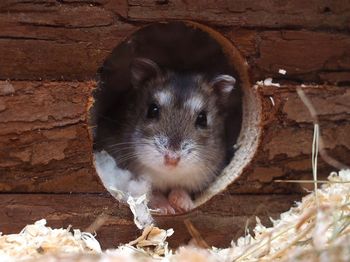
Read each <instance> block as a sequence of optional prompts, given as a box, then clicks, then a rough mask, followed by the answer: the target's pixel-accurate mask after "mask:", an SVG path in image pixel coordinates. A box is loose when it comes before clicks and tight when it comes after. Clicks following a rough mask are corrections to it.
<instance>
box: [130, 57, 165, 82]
mask: <svg viewBox="0 0 350 262" xmlns="http://www.w3.org/2000/svg"><path fill="white" fill-rule="evenodd" d="M130 71H131V83H132V84H133V85H134V86H136V87H137V86H139V85H140V84H142V83H144V82H145V81H147V80H149V79H151V78H153V77H156V76H158V75H159V74H160V68H159V66H158V65H157V64H156V63H155V62H153V61H152V60H150V59H147V58H135V59H134V60H133V61H132V62H131V64H130Z"/></svg>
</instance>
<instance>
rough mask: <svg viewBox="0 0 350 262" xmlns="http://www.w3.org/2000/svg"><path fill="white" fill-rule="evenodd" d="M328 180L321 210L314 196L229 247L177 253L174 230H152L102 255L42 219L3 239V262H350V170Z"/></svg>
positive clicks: (91, 239) (74, 234) (80, 234)
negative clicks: (172, 241)
mask: <svg viewBox="0 0 350 262" xmlns="http://www.w3.org/2000/svg"><path fill="white" fill-rule="evenodd" d="M328 179H329V183H325V184H324V185H322V187H321V188H319V189H317V196H318V200H317V201H318V205H316V200H315V196H314V195H315V192H313V193H310V194H309V195H307V196H305V197H304V198H303V199H302V201H301V202H299V203H296V206H295V207H292V208H291V209H290V210H289V211H287V212H285V213H282V214H281V216H280V219H278V220H273V219H271V221H272V223H273V226H272V227H265V226H264V225H262V224H261V222H260V220H259V218H257V219H256V221H257V225H256V227H255V228H254V230H253V232H254V234H253V235H252V234H247V235H245V236H242V237H241V238H239V239H238V240H237V241H235V242H233V243H232V246H231V247H229V248H225V249H218V248H215V247H212V248H208V249H198V248H195V247H190V246H186V247H181V248H179V249H178V250H176V251H175V252H174V253H172V252H171V251H170V250H169V248H168V242H167V241H166V240H167V238H168V237H170V236H171V235H172V234H173V230H172V229H170V230H163V229H160V228H157V227H154V226H152V225H151V226H147V227H146V228H145V229H144V231H143V233H142V235H141V236H140V237H139V238H137V239H136V240H134V241H132V242H130V243H129V244H126V245H123V246H120V247H118V248H116V249H113V250H106V251H104V252H102V253H101V249H100V246H99V244H98V242H97V241H96V240H95V239H94V237H93V236H92V235H91V234H86V233H83V232H80V231H79V230H73V232H72V231H71V230H70V228H68V229H51V228H49V227H46V221H45V220H40V221H38V222H36V223H35V224H34V225H28V226H26V227H25V228H24V229H23V230H22V231H21V232H20V233H19V234H16V235H4V236H1V237H0V261H6V262H7V261H9V262H10V261H11V262H12V261H23V260H26V261H30V260H29V259H33V260H32V261H91V262H95V261H103V262H109V261H111V262H112V261H113V262H115V261H131V262H133V261H145V262H146V261H147V262H148V261H172V262H173V261H186V262H187V261H208V262H213V261H236V262H239V261H349V260H350V170H342V171H340V172H339V173H332V174H331V175H330V176H329V178H328ZM228 230H229V229H228ZM83 236H86V237H87V238H88V241H86V239H85V240H84V238H85V237H83Z"/></svg>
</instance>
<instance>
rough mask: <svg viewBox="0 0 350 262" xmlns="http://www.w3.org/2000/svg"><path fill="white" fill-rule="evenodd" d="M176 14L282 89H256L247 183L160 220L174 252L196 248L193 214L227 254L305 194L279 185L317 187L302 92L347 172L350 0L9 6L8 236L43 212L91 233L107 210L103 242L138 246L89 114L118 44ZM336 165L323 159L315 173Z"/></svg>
mask: <svg viewBox="0 0 350 262" xmlns="http://www.w3.org/2000/svg"><path fill="white" fill-rule="evenodd" d="M167 19H175V20H182V19H183V20H193V21H197V22H200V23H203V24H206V25H208V26H211V27H212V28H213V29H215V30H217V31H218V32H220V33H221V34H223V35H224V36H225V37H227V38H228V39H229V40H230V41H231V42H232V43H233V44H234V45H235V46H236V47H237V48H238V49H239V50H240V51H241V53H242V55H243V56H244V57H245V58H246V60H247V62H248V64H249V67H250V77H251V82H252V83H255V82H256V81H258V80H262V79H265V78H267V77H273V78H274V81H276V82H281V83H283V85H282V86H281V87H266V86H256V87H253V86H252V88H256V93H257V95H258V96H259V97H260V98H261V100H262V119H263V121H262V123H261V126H260V128H261V130H262V137H261V141H260V145H259V148H258V151H257V152H256V155H255V157H254V159H253V161H252V162H251V163H250V165H249V166H247V167H246V169H245V172H244V174H243V175H242V176H241V177H240V178H239V179H238V180H236V181H235V182H234V183H233V184H231V185H229V186H228V188H227V190H226V191H225V192H222V193H221V194H218V195H216V196H215V197H213V198H212V199H210V200H209V201H208V202H207V203H205V204H204V205H202V206H200V207H199V208H198V209H196V210H194V211H193V212H191V213H189V214H188V215H182V216H174V217H158V218H156V221H157V222H158V223H159V225H160V226H163V227H165V228H169V227H174V228H175V235H174V237H173V238H172V239H173V240H172V241H173V244H174V245H178V244H180V243H183V242H185V241H187V240H189V239H190V236H189V234H188V232H187V231H186V228H185V226H184V224H183V220H184V219H186V218H187V219H189V220H190V221H191V222H192V223H193V224H194V226H196V227H198V229H199V231H200V232H201V233H202V234H203V237H204V238H205V240H206V241H208V243H209V244H211V245H216V246H225V245H227V244H228V243H229V241H230V240H231V239H232V238H233V237H235V236H238V235H239V234H241V233H242V232H243V231H242V229H244V226H245V222H246V219H247V218H249V217H252V216H255V215H257V216H263V217H264V218H265V221H266V218H267V216H268V215H272V216H275V217H276V215H277V214H279V213H280V212H282V211H284V210H287V209H289V207H290V205H291V203H292V202H293V201H294V200H298V199H300V193H303V192H304V191H303V188H304V187H307V185H305V184H289V183H276V182H274V180H275V179H282V180H283V179H284V180H285V179H312V174H311V143H312V136H313V120H312V118H311V116H310V114H309V112H308V109H307V108H306V107H305V105H304V104H303V103H302V101H301V100H300V98H299V97H298V95H297V93H296V88H297V87H301V88H302V89H303V90H304V91H305V93H306V95H307V96H308V97H309V98H310V100H311V102H312V103H313V105H314V107H315V108H316V111H317V113H318V115H319V123H320V130H321V135H322V137H323V140H324V142H325V149H326V151H327V153H328V154H329V155H330V156H332V157H334V158H335V159H337V160H338V161H340V162H342V163H344V164H346V165H350V135H349V134H350V89H349V87H348V86H349V85H350V48H349V47H350V35H349V29H350V4H349V3H348V2H347V1H332V2H330V1H322V0H313V1H309V2H305V1H293V2H292V3H289V2H288V3H287V2H286V3H284V2H283V3H282V2H281V3H280V2H276V1H270V0H263V1H234V2H232V3H231V2H230V1H177V0H175V1H171V0H170V1H136V0H130V1H126V0H125V1H123V0H91V1H90V0H89V1H78V0H67V1H54V0H46V1H34V0H33V1H16V0H5V1H1V3H0V58H1V59H0V191H1V194H0V198H1V201H0V203H1V204H0V207H1V209H2V210H3V212H1V213H2V214H1V215H0V218H1V219H0V221H1V224H0V230H1V231H2V232H4V233H9V232H13V231H14V230H19V229H20V228H21V227H23V226H24V225H25V224H27V223H31V222H33V220H35V219H40V218H43V217H46V218H48V220H49V222H50V225H53V226H67V225H68V224H73V226H75V227H80V228H83V227H86V226H88V225H89V224H90V223H92V222H93V220H94V219H95V218H96V217H97V216H98V215H100V214H102V213H103V212H107V213H109V214H111V215H112V216H111V218H110V219H109V220H108V221H107V223H106V224H105V225H104V226H103V227H102V228H101V229H100V231H98V234H99V239H100V240H101V241H102V243H103V244H104V246H105V247H110V246H112V245H117V244H118V243H125V242H127V241H129V240H132V239H133V238H134V237H136V235H137V234H138V233H139V232H138V231H137V229H136V227H135V226H134V224H133V221H132V217H131V213H130V211H129V210H128V208H127V207H126V206H124V205H123V204H120V203H118V202H117V201H115V200H114V199H112V198H111V197H110V196H109V195H108V194H107V193H106V190H105V189H104V188H103V186H102V185H101V183H100V181H99V179H98V177H97V175H96V174H95V170H94V167H93V164H92V154H91V151H92V141H91V139H90V136H89V132H88V131H89V128H90V127H89V126H88V124H87V119H88V114H87V107H88V106H89V103H90V97H91V93H92V90H93V89H94V88H95V87H96V82H95V80H94V79H95V75H96V72H97V69H98V68H99V66H101V64H102V62H103V61H104V59H105V58H106V56H107V55H108V54H109V53H110V52H111V51H112V49H113V48H114V47H115V46H117V45H118V44H119V43H121V41H123V40H124V39H125V38H127V37H128V36H129V35H130V34H132V33H133V32H135V31H136V30H137V29H138V28H140V27H142V26H145V25H147V24H148V23H150V22H156V21H164V20H167ZM279 69H286V70H287V74H286V75H281V74H279V73H278V70H279ZM302 83H304V84H305V86H302V85H301V84H302ZM332 170H334V168H333V167H331V166H329V165H327V164H326V163H325V162H324V161H322V159H321V160H320V163H319V175H320V177H325V176H327V175H328V174H329V172H330V171H332ZM70 193H72V194H70ZM262 206H264V208H261V207H262ZM266 209H267V210H269V212H271V213H268V214H267V213H265V212H266ZM228 231H229V232H230V233H228Z"/></svg>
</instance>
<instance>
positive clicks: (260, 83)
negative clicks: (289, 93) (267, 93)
mask: <svg viewBox="0 0 350 262" xmlns="http://www.w3.org/2000/svg"><path fill="white" fill-rule="evenodd" d="M272 81H273V80H272V78H271V77H269V78H266V79H265V80H261V81H257V82H256V84H257V85H258V86H275V87H280V86H281V85H280V84H279V83H274V82H272Z"/></svg>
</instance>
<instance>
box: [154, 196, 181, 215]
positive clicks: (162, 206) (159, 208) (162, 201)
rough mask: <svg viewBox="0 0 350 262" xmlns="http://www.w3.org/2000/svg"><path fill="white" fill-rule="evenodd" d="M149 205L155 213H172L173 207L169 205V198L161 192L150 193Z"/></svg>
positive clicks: (173, 211)
mask: <svg viewBox="0 0 350 262" xmlns="http://www.w3.org/2000/svg"><path fill="white" fill-rule="evenodd" d="M149 207H150V208H151V209H154V210H156V212H157V214H161V215H174V214H175V209H174V208H173V207H172V206H171V205H170V203H169V200H168V199H167V198H166V197H165V196H164V195H162V194H161V193H155V194H153V195H152V197H151V200H150V203H149Z"/></svg>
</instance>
